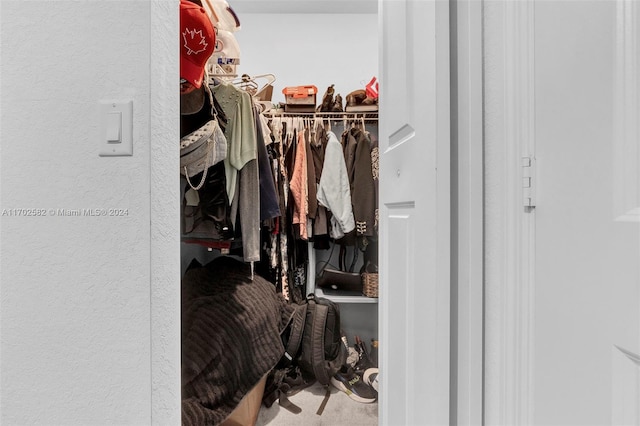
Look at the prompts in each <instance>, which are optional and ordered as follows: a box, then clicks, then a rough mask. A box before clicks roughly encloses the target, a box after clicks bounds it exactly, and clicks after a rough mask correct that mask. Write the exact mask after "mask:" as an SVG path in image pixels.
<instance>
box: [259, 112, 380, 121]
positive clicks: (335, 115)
mask: <svg viewBox="0 0 640 426" xmlns="http://www.w3.org/2000/svg"><path fill="white" fill-rule="evenodd" d="M263 114H264V115H265V116H267V117H270V118H272V117H301V116H302V117H323V118H331V119H335V120H342V119H345V118H347V119H359V118H364V119H365V120H377V119H378V111H363V112H280V111H278V112H271V111H265V112H263Z"/></svg>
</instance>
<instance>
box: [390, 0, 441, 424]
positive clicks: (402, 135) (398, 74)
mask: <svg viewBox="0 0 640 426" xmlns="http://www.w3.org/2000/svg"><path fill="white" fill-rule="evenodd" d="M448 3H449V2H448V1H442V0H414V1H406V0H388V1H386V0H381V1H380V3H379V4H380V13H381V18H382V19H381V37H380V40H382V47H381V55H380V57H381V66H380V118H381V121H380V136H379V139H380V141H379V142H380V175H381V177H380V239H381V241H384V244H380V274H381V288H380V292H381V294H380V345H381V354H380V365H381V373H380V377H381V378H380V380H381V386H382V391H381V393H380V424H383V425H436V424H438V425H443V424H448V422H449V291H450V286H449V263H450V261H449V210H450V209H449V34H448V31H449V4H448Z"/></svg>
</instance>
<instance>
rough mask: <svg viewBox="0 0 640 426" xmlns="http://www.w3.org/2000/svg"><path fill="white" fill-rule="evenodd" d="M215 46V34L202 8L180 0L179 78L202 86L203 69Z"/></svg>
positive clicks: (185, 0)
mask: <svg viewBox="0 0 640 426" xmlns="http://www.w3.org/2000/svg"><path fill="white" fill-rule="evenodd" d="M215 46H216V32H215V30H214V29H213V24H212V23H211V19H209V16H208V15H207V12H206V11H205V10H204V8H203V7H202V6H199V5H197V4H195V3H193V2H190V1H188V0H180V77H181V78H184V79H185V80H187V81H188V82H190V83H191V84H193V85H194V86H195V87H198V88H199V87H200V86H202V78H203V76H204V69H205V66H206V64H207V61H208V60H209V57H210V56H211V54H212V53H213V51H214V49H215Z"/></svg>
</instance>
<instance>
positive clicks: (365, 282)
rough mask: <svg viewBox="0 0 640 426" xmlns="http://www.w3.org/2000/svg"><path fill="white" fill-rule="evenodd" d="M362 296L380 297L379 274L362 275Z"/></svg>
mask: <svg viewBox="0 0 640 426" xmlns="http://www.w3.org/2000/svg"><path fill="white" fill-rule="evenodd" d="M362 294H364V295H365V296H367V297H378V273H377V272H376V273H374V272H363V273H362Z"/></svg>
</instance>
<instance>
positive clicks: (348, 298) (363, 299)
mask: <svg viewBox="0 0 640 426" xmlns="http://www.w3.org/2000/svg"><path fill="white" fill-rule="evenodd" d="M316 296H318V297H324V298H326V299H329V300H332V301H334V302H336V303H378V299H377V298H375V297H367V296H362V295H355V294H354V295H351V294H344V293H342V294H341V293H339V292H332V291H325V290H323V289H321V288H316Z"/></svg>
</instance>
